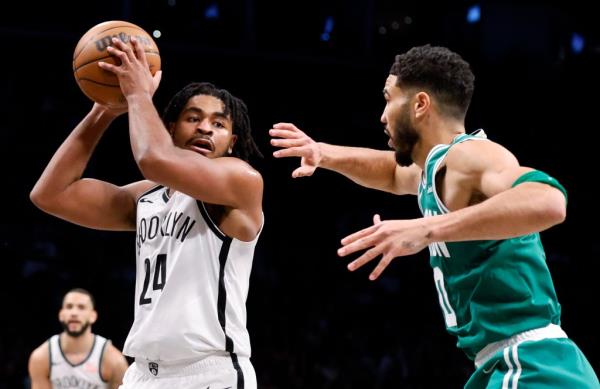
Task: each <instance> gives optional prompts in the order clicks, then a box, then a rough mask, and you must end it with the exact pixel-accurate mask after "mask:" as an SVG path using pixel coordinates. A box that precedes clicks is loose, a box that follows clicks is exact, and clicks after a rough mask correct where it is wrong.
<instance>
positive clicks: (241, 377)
mask: <svg viewBox="0 0 600 389" xmlns="http://www.w3.org/2000/svg"><path fill="white" fill-rule="evenodd" d="M229 355H231V362H232V363H233V368H234V369H235V371H236V372H237V389H244V372H243V371H242V367H241V366H240V363H239V362H238V356H237V354H236V353H230V354H229Z"/></svg>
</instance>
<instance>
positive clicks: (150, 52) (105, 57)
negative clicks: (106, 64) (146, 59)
mask: <svg viewBox="0 0 600 389" xmlns="http://www.w3.org/2000/svg"><path fill="white" fill-rule="evenodd" d="M144 53H146V54H156V55H158V56H160V53H159V52H158V51H154V50H144ZM111 57H113V58H114V57H115V56H114V55H110V54H108V55H105V56H104V57H100V58H94V59H93V60H91V61H88V62H86V63H82V64H81V65H79V66H78V67H75V59H73V70H74V71H78V70H79V69H81V68H82V67H84V66H87V65H89V64H92V63H94V62H98V61H101V60H103V59H107V58H111Z"/></svg>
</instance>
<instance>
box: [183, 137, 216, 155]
mask: <svg viewBox="0 0 600 389" xmlns="http://www.w3.org/2000/svg"><path fill="white" fill-rule="evenodd" d="M188 146H189V148H190V149H191V150H192V151H195V152H197V153H199V154H202V155H207V154H210V153H211V152H213V151H214V150H215V146H214V145H213V143H212V141H211V140H210V139H208V138H195V139H192V140H191V141H190V142H189V143H188Z"/></svg>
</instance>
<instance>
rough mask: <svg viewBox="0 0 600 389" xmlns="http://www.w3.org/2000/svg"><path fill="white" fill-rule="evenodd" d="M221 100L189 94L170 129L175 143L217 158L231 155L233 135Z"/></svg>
mask: <svg viewBox="0 0 600 389" xmlns="http://www.w3.org/2000/svg"><path fill="white" fill-rule="evenodd" d="M223 111H224V106H223V102H222V101H221V100H219V99H218V98H216V97H214V96H208V95H196V96H193V97H191V98H190V99H189V100H188V102H187V104H186V106H185V107H184V108H183V110H182V111H181V114H180V115H179V118H177V121H176V122H175V123H172V124H171V126H170V128H169V131H170V132H171V136H172V137H173V142H174V143H175V145H176V146H179V147H181V148H184V149H188V150H191V151H194V152H196V153H198V154H202V155H204V156H205V157H208V158H217V157H222V156H225V155H229V154H231V150H232V148H233V144H234V143H235V140H236V136H235V135H233V134H232V132H233V122H232V121H231V118H230V117H229V116H228V115H225V114H224V112H223Z"/></svg>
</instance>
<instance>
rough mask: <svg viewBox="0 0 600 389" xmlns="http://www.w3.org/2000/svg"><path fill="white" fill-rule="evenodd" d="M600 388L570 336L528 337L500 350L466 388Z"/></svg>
mask: <svg viewBox="0 0 600 389" xmlns="http://www.w3.org/2000/svg"><path fill="white" fill-rule="evenodd" d="M482 388H490V389H491V388H494V389H495V388H498V389H504V388H507V389H546V388H547V389H562V388H564V389H575V388H577V389H592V388H593V389H600V383H598V377H596V373H594V369H592V366H591V365H590V363H589V362H588V360H587V359H586V358H585V356H584V355H583V353H582V352H581V350H579V347H577V345H576V344H575V343H573V341H571V340H570V339H568V338H558V339H542V340H535V341H531V340H528V341H524V342H522V343H519V344H516V345H514V346H509V347H506V348H503V349H500V350H498V351H497V352H496V353H495V354H494V355H493V356H492V357H491V358H490V359H489V360H487V361H486V362H485V363H484V364H483V365H481V366H480V367H479V368H478V369H477V370H475V372H474V373H473V375H472V376H471V378H470V379H469V381H468V382H467V384H466V385H465V389H482Z"/></svg>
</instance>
